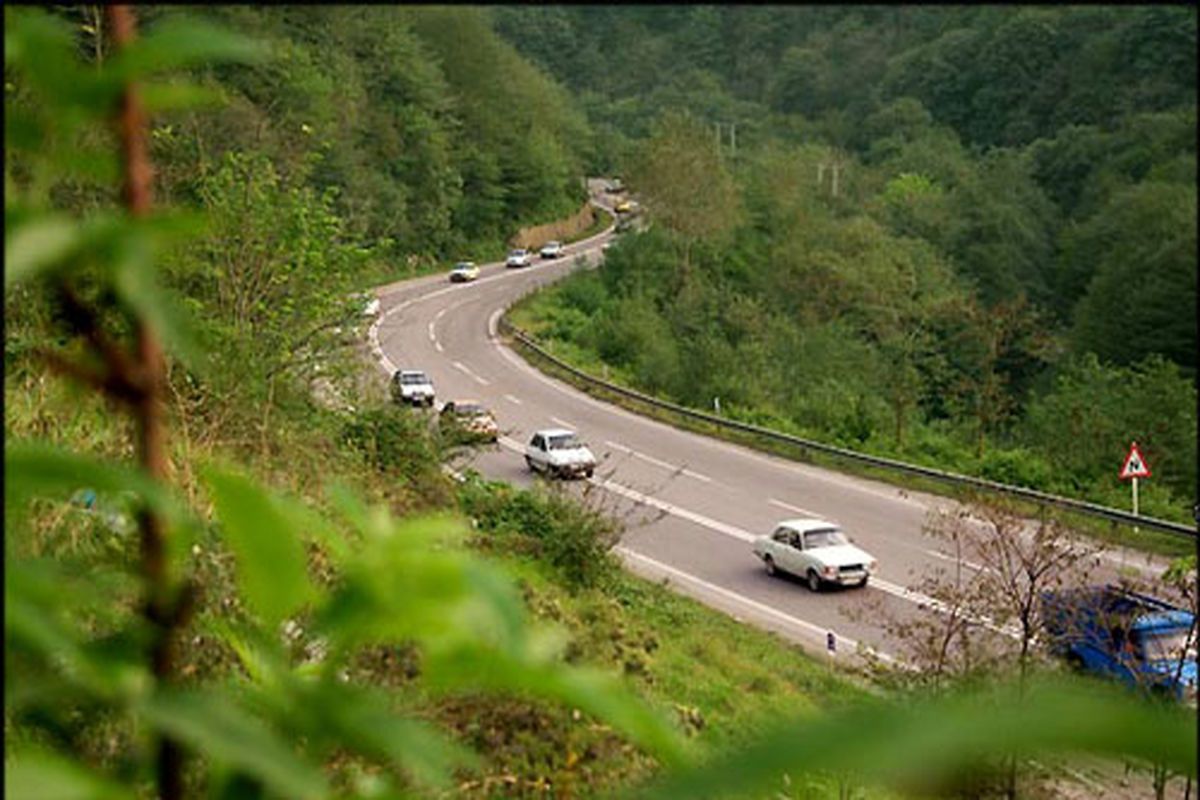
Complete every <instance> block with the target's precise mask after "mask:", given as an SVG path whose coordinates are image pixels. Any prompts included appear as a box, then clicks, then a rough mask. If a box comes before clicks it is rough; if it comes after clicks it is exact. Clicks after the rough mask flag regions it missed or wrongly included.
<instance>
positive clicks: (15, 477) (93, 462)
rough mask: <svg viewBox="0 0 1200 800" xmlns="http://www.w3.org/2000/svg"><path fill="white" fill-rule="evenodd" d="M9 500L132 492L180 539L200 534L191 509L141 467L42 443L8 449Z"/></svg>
mask: <svg viewBox="0 0 1200 800" xmlns="http://www.w3.org/2000/svg"><path fill="white" fill-rule="evenodd" d="M4 478H5V479H4V497H5V501H6V502H13V503H21V502H24V501H25V500H27V499H28V498H29V497H31V496H40V497H49V498H53V499H61V500H65V499H66V498H67V496H69V495H70V494H72V493H73V492H75V491H76V490H78V489H82V488H91V489H94V490H95V491H96V492H98V493H101V492H111V493H114V494H115V493H119V492H132V493H133V494H135V495H136V496H137V497H138V498H140V499H141V500H142V501H144V502H145V503H146V504H147V505H148V506H149V507H150V508H151V509H153V510H155V511H156V512H158V513H160V514H162V515H163V516H164V517H165V518H166V519H167V520H168V521H169V522H170V523H171V524H172V525H173V526H176V528H177V529H178V531H173V532H172V533H173V535H174V534H175V533H179V534H180V535H186V536H192V535H194V526H195V522H194V520H193V519H192V517H191V515H190V514H189V513H188V511H187V509H186V508H185V506H184V505H183V504H182V503H180V502H179V500H178V499H177V498H176V497H175V496H174V495H173V494H172V493H171V492H170V491H169V490H168V489H167V488H166V487H164V486H163V485H162V484H159V483H158V482H156V481H153V480H151V479H150V478H149V477H148V476H147V475H146V474H145V473H144V472H142V471H141V470H138V469H131V468H129V467H125V466H121V465H120V464H114V463H112V462H111V461H101V460H99V459H94V458H89V457H87V456H82V455H78V454H75V453H71V452H68V451H66V450H61V449H59V448H57V447H54V446H53V445H48V444H44V443H41V442H17V443H13V444H6V445H5V447H4Z"/></svg>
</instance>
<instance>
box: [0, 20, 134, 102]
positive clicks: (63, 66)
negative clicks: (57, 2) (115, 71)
mask: <svg viewBox="0 0 1200 800" xmlns="http://www.w3.org/2000/svg"><path fill="white" fill-rule="evenodd" d="M4 21H5V26H4V28H5V30H4V44H5V48H4V51H5V52H4V61H5V66H6V67H8V68H10V69H15V70H18V71H19V72H20V74H21V76H22V78H23V79H24V80H25V81H27V82H28V84H29V85H30V87H31V88H33V89H34V90H35V91H36V93H37V94H38V96H39V99H40V100H41V101H42V102H43V103H45V104H47V108H48V110H50V111H57V112H62V111H64V110H66V109H68V108H72V107H74V108H77V109H80V110H83V111H85V112H87V113H89V114H91V115H93V116H95V115H99V114H103V113H106V112H107V111H108V110H110V109H111V108H112V106H113V104H114V103H115V102H116V100H117V98H118V97H119V96H120V91H121V84H120V83H119V81H118V80H117V79H116V76H114V75H112V74H111V73H110V71H109V70H103V71H98V70H95V69H83V68H82V67H81V66H80V64H79V61H78V59H77V58H76V57H75V51H74V36H75V32H74V31H73V30H72V27H71V25H70V24H69V23H68V22H67V21H66V20H63V19H60V18H58V17H55V16H54V15H52V14H49V13H47V12H46V11H44V10H43V9H41V8H36V7H31V6H22V7H20V8H12V7H5V20H4ZM34 65H36V68H33V66H34Z"/></svg>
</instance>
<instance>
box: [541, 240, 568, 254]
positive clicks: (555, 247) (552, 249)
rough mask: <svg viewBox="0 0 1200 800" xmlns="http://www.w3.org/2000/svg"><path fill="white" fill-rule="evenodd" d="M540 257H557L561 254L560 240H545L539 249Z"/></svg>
mask: <svg viewBox="0 0 1200 800" xmlns="http://www.w3.org/2000/svg"><path fill="white" fill-rule="evenodd" d="M539 252H540V253H541V256H542V258H558V257H559V256H561V255H562V254H563V246H562V243H561V242H546V243H545V244H544V245H542V249H541V250H540V251H539Z"/></svg>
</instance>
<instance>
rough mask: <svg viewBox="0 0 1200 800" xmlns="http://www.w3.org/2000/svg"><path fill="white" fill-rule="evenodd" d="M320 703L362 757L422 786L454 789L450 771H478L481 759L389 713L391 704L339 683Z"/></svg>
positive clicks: (428, 729)
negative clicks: (391, 767) (383, 763)
mask: <svg viewBox="0 0 1200 800" xmlns="http://www.w3.org/2000/svg"><path fill="white" fill-rule="evenodd" d="M322 690H323V696H321V695H319V696H318V699H319V701H320V703H321V706H322V708H323V710H324V712H325V718H326V721H327V724H328V725H329V726H330V727H331V728H333V729H335V730H336V733H337V735H338V736H340V737H342V740H343V741H344V742H346V743H353V745H354V746H355V747H357V748H358V749H359V750H360V751H361V752H364V753H370V754H374V755H378V756H381V757H383V758H386V759H388V760H390V761H391V762H392V763H393V764H394V765H395V766H396V767H397V769H400V770H406V771H408V772H409V773H410V774H411V775H412V776H413V778H415V779H416V780H417V781H420V782H421V783H423V784H425V785H427V786H431V787H434V788H438V789H447V788H450V778H451V770H453V769H455V768H461V767H473V766H476V765H477V764H478V763H479V759H478V757H477V756H476V755H475V754H474V753H472V752H471V751H469V750H467V749H466V748H464V747H462V746H460V745H458V744H457V743H455V742H453V741H451V740H450V739H448V738H447V737H446V736H445V735H443V734H442V733H440V732H439V731H438V730H437V729H436V728H434V727H432V726H430V725H426V724H425V723H422V722H418V721H416V720H412V719H406V718H404V717H401V716H399V715H397V714H393V713H390V712H388V711H387V707H388V701H387V698H386V697H384V696H383V695H382V694H380V693H378V692H364V691H361V690H357V689H352V688H350V687H346V686H342V685H341V684H337V683H330V684H326V685H325V686H324V687H322Z"/></svg>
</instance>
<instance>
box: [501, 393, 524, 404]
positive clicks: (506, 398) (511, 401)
mask: <svg viewBox="0 0 1200 800" xmlns="http://www.w3.org/2000/svg"><path fill="white" fill-rule="evenodd" d="M504 399H505V400H507V401H508V402H510V403H516V404H517V405H521V401H520V400H518V399H517V398H516V397H513V396H512V395H511V394H506V395H504Z"/></svg>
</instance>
